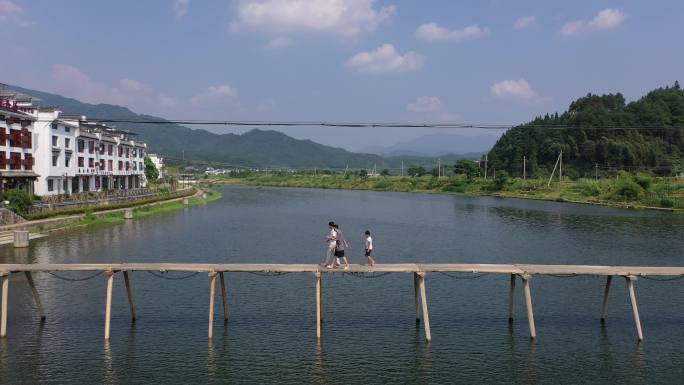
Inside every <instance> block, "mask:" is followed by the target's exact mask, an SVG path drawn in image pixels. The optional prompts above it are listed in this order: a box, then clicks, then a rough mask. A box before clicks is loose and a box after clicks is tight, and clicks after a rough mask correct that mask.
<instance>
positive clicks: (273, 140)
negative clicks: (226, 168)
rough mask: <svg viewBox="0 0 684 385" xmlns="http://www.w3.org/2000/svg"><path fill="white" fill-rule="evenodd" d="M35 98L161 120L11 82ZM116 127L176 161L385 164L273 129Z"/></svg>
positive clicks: (78, 109) (65, 107) (83, 111)
mask: <svg viewBox="0 0 684 385" xmlns="http://www.w3.org/2000/svg"><path fill="white" fill-rule="evenodd" d="M11 88H13V89H16V90H17V91H19V92H22V93H25V94H27V95H31V96H32V97H34V98H35V104H37V105H42V106H59V107H60V109H61V110H62V111H63V112H64V114H68V115H86V116H88V117H91V118H107V119H129V120H131V119H132V120H142V119H148V120H157V121H158V120H163V119H162V118H158V117H155V116H149V115H139V114H136V113H134V112H132V111H131V110H129V109H128V108H125V107H120V106H115V105H111V104H97V105H95V104H89V103H82V102H79V101H78V100H76V99H71V98H66V97H63V96H60V95H55V94H50V93H46V92H41V91H35V90H30V89H25V88H21V87H15V86H11ZM116 126H117V127H118V128H121V129H125V130H130V131H133V132H135V133H137V134H138V135H139V137H140V139H142V140H144V141H145V142H147V143H148V146H149V148H150V151H151V152H159V153H161V154H164V156H165V157H166V159H167V160H169V161H171V162H174V163H178V162H180V160H181V158H182V154H183V152H184V153H185V159H190V160H199V161H204V162H209V163H221V164H231V165H240V166H256V167H259V166H270V167H312V168H313V167H319V168H321V167H345V166H346V165H347V164H348V165H349V167H366V168H368V167H372V166H373V164H375V163H377V165H378V167H381V166H383V164H384V162H383V159H382V158H381V157H380V156H378V155H373V154H357V153H352V152H349V151H346V150H344V149H341V148H335V147H329V146H324V145H322V144H318V143H314V142H312V141H310V140H298V139H294V138H292V137H289V136H287V135H285V134H283V133H281V132H277V131H263V130H252V131H250V132H247V133H245V134H242V135H236V134H222V135H219V134H214V133H212V132H209V131H206V130H203V129H195V130H193V129H190V128H188V127H185V126H181V125H178V124H136V123H119V124H117V125H116Z"/></svg>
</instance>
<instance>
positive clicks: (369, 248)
mask: <svg viewBox="0 0 684 385" xmlns="http://www.w3.org/2000/svg"><path fill="white" fill-rule="evenodd" d="M364 238H365V242H364V249H365V250H366V252H365V255H366V258H368V265H369V266H373V265H374V264H375V259H373V257H372V256H371V254H372V253H373V238H371V233H370V231H369V230H366V232H365V233H364Z"/></svg>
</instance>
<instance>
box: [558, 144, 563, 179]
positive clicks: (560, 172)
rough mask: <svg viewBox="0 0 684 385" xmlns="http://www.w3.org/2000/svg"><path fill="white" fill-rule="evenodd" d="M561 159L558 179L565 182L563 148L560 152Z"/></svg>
mask: <svg viewBox="0 0 684 385" xmlns="http://www.w3.org/2000/svg"><path fill="white" fill-rule="evenodd" d="M558 158H560V161H559V162H558V181H559V182H563V150H561V152H560V154H558Z"/></svg>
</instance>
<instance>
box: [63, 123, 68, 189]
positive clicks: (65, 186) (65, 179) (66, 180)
mask: <svg viewBox="0 0 684 385" xmlns="http://www.w3.org/2000/svg"><path fill="white" fill-rule="evenodd" d="M64 128H67V129H68V128H69V127H64ZM62 190H64V193H65V194H66V193H67V192H69V180H68V179H67V178H64V179H63V180H62Z"/></svg>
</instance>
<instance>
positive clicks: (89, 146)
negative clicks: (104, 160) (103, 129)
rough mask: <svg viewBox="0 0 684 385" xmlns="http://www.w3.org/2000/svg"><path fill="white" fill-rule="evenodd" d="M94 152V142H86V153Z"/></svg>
mask: <svg viewBox="0 0 684 385" xmlns="http://www.w3.org/2000/svg"><path fill="white" fill-rule="evenodd" d="M94 152H95V142H93V141H92V140H89V141H88V153H89V154H93V153H94Z"/></svg>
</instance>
